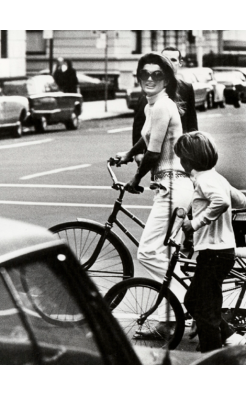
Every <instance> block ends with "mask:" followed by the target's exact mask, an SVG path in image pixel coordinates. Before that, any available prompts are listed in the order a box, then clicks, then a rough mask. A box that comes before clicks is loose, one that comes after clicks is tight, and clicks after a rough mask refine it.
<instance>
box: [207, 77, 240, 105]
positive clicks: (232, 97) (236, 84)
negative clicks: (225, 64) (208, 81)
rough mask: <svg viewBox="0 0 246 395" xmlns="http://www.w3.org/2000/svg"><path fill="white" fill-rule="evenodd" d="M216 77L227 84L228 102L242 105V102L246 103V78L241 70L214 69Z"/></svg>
mask: <svg viewBox="0 0 246 395" xmlns="http://www.w3.org/2000/svg"><path fill="white" fill-rule="evenodd" d="M214 77H215V79H216V80H217V81H218V82H220V83H222V84H224V85H225V90H224V94H225V99H226V103H227V104H233V105H234V107H236V108H238V107H240V102H241V101H242V102H243V103H246V78H245V77H244V75H243V74H242V73H241V72H240V71H214Z"/></svg>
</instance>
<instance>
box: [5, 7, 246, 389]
mask: <svg viewBox="0 0 246 395" xmlns="http://www.w3.org/2000/svg"><path fill="white" fill-rule="evenodd" d="M28 4H30V3H28ZM72 4H73V3H72ZM72 4H71V7H72ZM196 4H197V3H196ZM40 5H41V4H36V5H34V4H32V9H31V8H29V9H28V10H29V11H28V15H29V19H30V20H28V23H27V22H26V26H25V21H24V22H23V23H21V24H16V25H14V24H13V23H11V20H10V21H6V23H4V24H3V26H4V27H7V30H0V158H1V172H0V189H1V197H0V284H1V286H0V365H12V366H13V365H15V366H16V365H18V366H19V365H38V366H39V367H40V368H41V365H42V366H44V365H45V366H46V367H48V366H49V365H53V366H59V367H61V366H64V365H65V366H67V367H68V365H70V367H71V366H74V365H77V367H76V374H77V375H78V376H81V375H82V373H81V372H83V371H84V374H85V375H86V374H87V373H86V372H87V370H84V368H83V366H82V365H84V367H85V366H87V367H89V366H91V369H92V366H93V369H95V370H94V372H95V373H94V375H93V376H92V378H91V385H92V388H93V381H95V385H98V387H96V388H97V391H95V392H98V391H99V390H100V383H99V382H98V383H96V381H97V380H96V377H97V372H98V366H96V365H100V367H101V368H102V369H103V370H101V374H102V375H103V376H98V377H100V380H104V381H106V378H107V377H110V376H109V371H108V370H104V368H103V367H104V366H106V365H121V366H123V365H124V367H125V368H126V366H127V365H128V366H129V365H131V366H132V365H134V366H135V365H139V366H140V365H145V366H148V368H149V369H151V372H153V371H154V372H155V374H157V376H155V379H153V380H154V381H156V380H157V383H156V382H155V387H154V389H157V390H160V389H161V386H162V385H163V384H160V378H161V377H162V375H164V377H165V380H167V378H168V376H169V375H170V372H171V371H172V370H171V371H170V369H177V370H176V372H177V375H178V374H179V373H178V372H180V368H181V366H182V369H185V370H184V371H183V372H186V373H187V372H188V370H187V369H189V367H188V366H194V365H199V366H201V365H202V366H205V365H206V366H207V368H205V367H204V368H202V369H204V372H206V373H205V374H211V373H210V372H211V370H205V369H213V368H212V366H214V365H216V368H215V369H219V365H223V366H225V365H246V170H245V169H246V155H245V146H246V30H243V29H240V28H238V29H236V30H233V29H231V27H235V24H233V26H231V25H230V23H227V22H226V23H224V26H222V27H228V30H221V29H220V30H194V29H193V30H181V29H169V27H171V28H172V27H178V26H179V25H180V27H183V25H184V24H183V23H177V21H176V23H173V26H172V20H174V19H175V18H174V15H175V12H176V11H175V7H174V8H173V9H172V11H171V13H169V12H167V13H165V12H164V9H165V7H163V9H161V8H159V7H160V3H156V4H154V3H152V4H151V3H142V4H141V7H140V6H139V9H138V6H137V7H135V8H133V9H132V12H134V21H136V23H135V22H134V21H133V20H132V18H133V15H131V18H130V28H129V29H124V24H123V23H119V22H121V18H122V19H124V18H125V19H127V15H128V13H129V12H130V4H129V3H128V2H127V3H126V4H125V8H127V7H129V9H128V10H126V9H125V8H124V9H123V10H122V15H121V7H123V6H122V4H121V5H120V4H119V5H117V3H110V7H111V8H110V7H109V6H107V5H108V4H107V3H105V9H104V10H103V6H102V4H101V6H100V8H99V9H98V12H99V13H100V12H101V16H102V17H103V15H107V17H109V14H110V12H111V11H112V19H113V23H110V22H112V21H109V19H111V18H109V19H108V18H107V19H105V21H104V23H101V19H100V18H99V19H95V21H93V15H94V12H95V11H96V3H95V5H94V8H95V9H94V10H93V7H92V5H91V6H90V8H89V12H88V13H87V12H86V11H85V10H84V12H83V18H82V19H86V18H88V21H87V22H85V23H83V21H80V23H78V22H77V21H78V19H79V17H78V16H76V17H75V21H76V23H75V22H74V26H73V23H71V21H70V23H66V11H65V10H63V12H62V13H61V14H60V15H59V8H57V9H56V13H55V7H54V6H53V7H52V8H51V10H52V17H53V18H54V23H53V22H52V21H53V19H52V18H51V13H49V12H48V9H46V10H45V11H44V9H43V8H42V11H41V12H40V16H38V13H39V11H38V8H39V7H40ZM44 5H45V7H47V2H45V3H44ZM193 5H194V3H193ZM118 6H119V9H118V11H117V14H118V16H117V18H118V19H114V18H113V15H115V12H116V8H117V7H118ZM81 7H82V4H80V5H77V7H75V8H74V10H73V12H74V14H76V13H79V12H80V8H81ZM112 7H113V8H114V9H113V10H112ZM197 7H198V9H197V10H196V13H198V14H199V20H202V19H201V18H202V13H203V10H202V7H205V8H206V11H205V15H206V16H207V15H208V9H207V7H210V3H209V4H207V5H206V4H203V5H202V3H201V7H200V6H197ZM35 8H36V9H35ZM76 8H77V9H76ZM158 8H159V13H160V12H162V11H163V24H162V23H160V17H158V18H157V19H156V22H157V23H156V27H157V28H158V27H159V28H161V29H162V30H160V29H159V30H154V29H153V28H155V23H153V20H152V21H151V23H149V25H150V27H151V29H141V27H142V26H146V27H147V28H148V19H152V18H154V15H155V14H156V15H157V16H158ZM188 8H189V7H188V5H187V11H188ZM7 9H8V13H9V12H11V11H10V9H9V7H7ZM144 9H145V11H144ZM178 9H179V12H181V8H180V6H179V7H178ZM102 10H103V11H102ZM233 10H234V9H233ZM185 11H186V8H184V13H185ZM214 11H215V12H217V15H219V14H218V11H217V10H214ZM241 11H242V13H243V12H244V10H243V9H242V10H241ZM98 12H97V14H98ZM227 12H229V11H228V9H227ZM238 12H240V11H239V10H238ZM34 13H35V20H36V22H35V23H34V21H32V19H33V18H34ZM46 13H47V17H48V23H46V21H45V15H46ZM69 13H70V11H69ZM144 13H145V16H146V21H144V23H142V24H139V23H138V22H139V21H138V19H139V20H141V18H143V14H144ZM172 13H173V14H172ZM196 13H195V14H194V15H196ZM232 16H233V15H232ZM220 17H221V14H220ZM97 18H98V15H97ZM39 19H40V20H39ZM56 19H57V20H56ZM62 19H63V20H64V26H63V23H61V20H62ZM89 19H90V20H89ZM165 20H166V21H167V23H165ZM179 20H180V15H179ZM42 21H43V24H42ZM8 22H9V27H10V28H9V29H8ZM117 22H118V24H117ZM142 22H143V21H142ZM88 25H89V28H88ZM112 25H113V27H114V29H111V26H112ZM121 25H122V26H123V28H121ZM126 25H127V27H128V26H129V23H127V24H126ZM139 25H140V29H136V30H133V29H132V28H135V27H138V26H139ZM210 25H212V27H220V25H221V24H220V23H219V18H218V26H216V22H215V20H214V19H213V23H212V24H209V23H207V27H210ZM19 26H21V28H19ZM36 26H38V27H41V28H42V27H48V28H51V29H53V30H48V29H46V30H45V29H44V30H32V29H33V28H35V27H36ZM117 26H119V29H118V30H117V29H115V28H116V27H117ZM184 26H185V27H190V28H192V27H204V28H205V27H206V23H205V20H204V21H203V23H200V24H199V23H198V18H197V20H196V18H194V20H193V19H190V18H189V20H188V22H186V23H185V25H184ZM15 27H18V28H15ZM22 27H30V28H29V29H22ZM57 27H58V28H57ZM68 27H71V30H69V28H68ZM98 27H103V28H104V27H106V29H101V30H100V29H97V28H98ZM240 27H241V25H240ZM59 29H60V30H59ZM78 365H79V366H80V367H78ZM150 365H151V368H150ZM167 365H169V367H168V366H167ZM170 366H177V367H174V368H171V367H170ZM208 366H209V367H208ZM46 369H48V368H46ZM136 369H137V368H136ZM139 369H140V368H138V369H137V370H136V371H135V372H136V377H135V381H136V382H135V386H134V391H136V389H137V388H138V387H137V384H138V383H137V382H138V381H141V383H139V384H141V388H142V387H143V389H144V388H145V387H146V390H147V388H148V390H151V385H150V382H149V380H148V382H147V383H146V386H145V383H144V382H143V381H144V380H147V376H148V375H147V376H146V377H145V376H144V375H143V374H141V373H140V370H139ZM160 369H161V370H160ZM166 369H167V370H166ZM65 371H66V370H63V369H62V370H61V371H60V372H61V373H60V375H61V376H62V375H63V374H65ZM70 371H71V370H70V369H69V370H68V372H69V373H70ZM91 371H92V370H90V372H91ZM55 372H56V375H55V378H56V379H57V377H58V375H57V372H58V370H56V371H55ZM102 372H103V373H102ZM111 372H112V374H114V373H113V372H114V370H112V371H111ZM121 372H122V376H121V375H120V374H119V371H117V379H118V380H120V378H121V377H122V379H123V377H124V376H125V374H124V376H123V372H125V370H122V371H121ZM126 372H128V371H127V370H126ZM167 372H168V373H167ZM172 372H175V370H174V371H172ZM207 372H209V373H207ZM219 372H220V370H218V376H217V378H218V377H219ZM226 372H227V370H226ZM69 373H68V374H69ZM126 374H127V373H126ZM131 374H133V376H134V372H131ZM193 374H194V373H193ZM177 375H176V376H175V377H177ZM61 376H60V380H61V383H59V384H62V381H63V380H64V381H65V382H66V379H65V376H64V377H63V378H62V377H61ZM131 376H132V375H131ZM71 377H72V376H71ZM144 377H145V378H144ZM180 377H182V379H183V380H185V377H186V376H184V377H183V376H182V375H181V376H180ZM125 379H126V377H125ZM125 379H124V380H125ZM224 379H225V377H224ZM150 380H151V379H150ZM171 380H172V388H174V386H175V383H174V381H175V379H174V378H172V379H171V375H170V381H171ZM167 381H168V380H167ZM68 383H69V379H68V382H67V383H66V384H65V386H67V384H68ZM77 383H78V382H77ZM54 384H55V383H54ZM169 384H170V385H171V383H167V385H169ZM178 384H179V383H177V385H178ZM191 384H192V381H191V382H190V383H189V382H188V383H186V385H189V391H191ZM205 384H207V383H205ZM77 385H78V386H80V385H82V383H79V384H77ZM158 385H159V387H158ZM117 386H119V383H118V384H117ZM117 386H116V388H117ZM200 386H201V384H200ZM194 387H195V389H196V390H197V388H196V384H195V386H194ZM54 388H55V387H54ZM67 388H69V387H67ZM106 388H107V386H106V383H104V384H103V386H102V389H103V391H104V389H105V392H106ZM116 388H115V389H116ZM125 388H127V387H125ZM132 388H133V387H132ZM178 388H181V389H180V390H182V386H181V387H178ZM192 388H193V384H192ZM77 389H78V388H77ZM81 389H82V388H81ZM121 391H122V393H123V387H122V389H121ZM121 391H120V392H121ZM52 392H53V391H52ZM40 393H41V392H40ZM42 393H43V391H42ZM93 393H94V391H93ZM109 393H110V394H111V392H109ZM112 393H113V392H112ZM124 393H125V392H124Z"/></svg>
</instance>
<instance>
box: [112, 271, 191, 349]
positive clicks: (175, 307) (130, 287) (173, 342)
mask: <svg viewBox="0 0 246 395" xmlns="http://www.w3.org/2000/svg"><path fill="white" fill-rule="evenodd" d="M160 288H161V284H160V283H158V282H157V281H154V280H152V279H148V278H142V277H135V278H132V279H129V280H125V281H122V282H121V283H118V284H116V285H115V286H114V287H113V288H111V289H110V290H109V292H108V293H107V294H106V295H105V297H104V299H105V301H106V302H107V304H108V305H109V308H110V309H111V311H112V314H113V315H114V316H115V318H116V319H118V321H119V323H120V325H121V326H122V327H123V330H124V331H125V333H126V335H127V336H128V338H129V339H130V341H131V342H132V343H133V344H136V345H145V346H150V347H164V346H166V345H167V343H168V346H169V348H170V349H172V350H173V349H175V348H176V347H177V346H178V345H179V343H180V341H181V340H182V337H183V334H184V330H185V319H184V312H183V309H182V306H181V304H180V302H179V300H178V299H177V297H176V296H175V295H174V294H173V293H172V291H170V290H169V289H167V290H166V292H165V296H164V298H165V301H164V303H163V301H162V302H161V309H163V311H165V313H166V303H167V300H168V302H169V306H170V332H171V335H170V337H169V341H167V338H166V337H165V336H163V337H162V338H161V339H154V340H152V339H147V338H146V339H143V338H142V339H135V338H134V335H135V333H136V330H140V329H148V330H150V331H151V330H153V329H154V326H155V325H156V323H157V321H158V313H157V311H156V312H154V313H153V314H152V315H150V317H148V318H147V319H146V321H145V322H144V324H143V325H142V326H141V327H140V326H139V324H138V323H137V320H138V319H139V317H140V315H141V314H143V313H145V312H146V311H148V310H149V309H150V307H151V306H153V304H154V302H155V301H156V298H157V297H158V295H159V292H160ZM122 295H123V296H124V297H122ZM119 299H121V301H120V303H119V302H118V301H119ZM115 300H117V303H116V304H114V302H115ZM162 321H163V318H162Z"/></svg>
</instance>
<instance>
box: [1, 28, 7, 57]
mask: <svg viewBox="0 0 246 395" xmlns="http://www.w3.org/2000/svg"><path fill="white" fill-rule="evenodd" d="M7 57H8V31H7V30H1V58H7Z"/></svg>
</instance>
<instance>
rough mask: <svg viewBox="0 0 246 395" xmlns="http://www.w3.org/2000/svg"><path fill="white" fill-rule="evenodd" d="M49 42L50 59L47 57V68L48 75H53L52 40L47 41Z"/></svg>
mask: <svg viewBox="0 0 246 395" xmlns="http://www.w3.org/2000/svg"><path fill="white" fill-rule="evenodd" d="M49 41H50V43H49V44H50V57H49V68H50V75H52V74H53V47H54V42H53V38H50V39H49Z"/></svg>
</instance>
